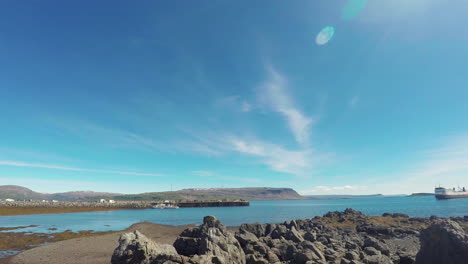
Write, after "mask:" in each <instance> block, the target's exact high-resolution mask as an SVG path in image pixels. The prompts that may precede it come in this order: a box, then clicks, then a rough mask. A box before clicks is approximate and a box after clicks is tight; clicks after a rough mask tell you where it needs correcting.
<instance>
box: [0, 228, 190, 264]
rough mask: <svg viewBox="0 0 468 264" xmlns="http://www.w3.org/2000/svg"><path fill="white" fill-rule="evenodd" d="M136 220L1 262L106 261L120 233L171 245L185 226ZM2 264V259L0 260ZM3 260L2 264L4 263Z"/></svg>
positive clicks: (104, 263)
mask: <svg viewBox="0 0 468 264" xmlns="http://www.w3.org/2000/svg"><path fill="white" fill-rule="evenodd" d="M190 226H193V225H185V226H167V225H158V224H153V223H139V224H135V225H132V226H131V227H129V228H127V229H126V230H124V231H118V232H112V233H108V234H105V235H99V236H92V237H80V238H73V239H69V240H65V241H60V242H56V243H53V244H49V245H45V246H40V247H36V248H33V249H30V250H27V251H24V252H22V253H20V254H19V255H16V256H14V257H12V258H10V259H8V260H5V259H4V261H5V262H3V263H9V264H82V263H93V264H101V263H102V264H109V263H110V259H111V256H112V253H113V252H114V249H115V248H116V247H117V246H118V239H119V236H120V234H122V233H125V232H130V231H133V230H138V231H140V232H141V233H143V234H145V235H146V236H148V237H149V238H151V239H153V240H155V241H156V242H159V243H164V244H172V243H173V242H174V241H175V239H176V238H177V236H178V235H179V234H180V233H181V232H182V231H183V230H184V229H186V228H187V227H190ZM0 263H2V262H0ZM3 263H2V264H3Z"/></svg>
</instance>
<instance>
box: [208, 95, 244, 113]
mask: <svg viewBox="0 0 468 264" xmlns="http://www.w3.org/2000/svg"><path fill="white" fill-rule="evenodd" d="M215 105H216V106H222V107H228V108H232V109H235V110H236V111H239V112H244V113H247V112H250V111H251V110H252V108H253V106H252V104H250V103H249V102H247V100H245V99H243V98H242V97H241V96H239V95H231V96H226V97H221V98H219V99H217V100H216V101H215Z"/></svg>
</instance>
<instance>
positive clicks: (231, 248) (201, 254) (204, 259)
mask: <svg viewBox="0 0 468 264" xmlns="http://www.w3.org/2000/svg"><path fill="white" fill-rule="evenodd" d="M253 237H255V236H253ZM174 247H175V249H176V250H177V252H178V253H179V254H181V255H184V256H188V257H190V261H191V263H200V264H210V263H213V264H245V261H246V259H245V254H244V251H243V250H242V247H241V245H240V243H239V241H237V239H236V238H235V237H234V235H233V234H232V233H230V232H229V231H228V230H227V229H226V227H225V226H224V225H223V224H221V222H220V221H219V220H218V219H216V217H214V216H205V218H203V225H201V226H199V227H196V228H192V229H189V230H186V231H184V232H182V234H181V235H180V237H179V238H177V240H176V241H175V242H174Z"/></svg>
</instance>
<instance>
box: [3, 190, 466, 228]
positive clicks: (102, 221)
mask: <svg viewBox="0 0 468 264" xmlns="http://www.w3.org/2000/svg"><path fill="white" fill-rule="evenodd" d="M348 207H351V208H353V209H356V210H359V211H361V212H363V213H365V214H367V215H382V214H383V213H386V212H389V213H397V212H398V213H405V214H408V215H410V216H412V217H416V216H420V217H428V216H432V215H435V216H441V217H450V216H465V215H468V199H455V200H436V199H435V198H434V197H433V196H424V197H382V198H359V199H336V200H288V201H252V202H251V203H250V206H248V207H210V208H180V209H177V210H160V209H146V210H118V211H108V212H89V213H65V214H48V215H20V216H1V217H0V227H17V226H29V225H37V227H30V228H23V229H17V230H14V231H15V232H31V233H53V232H62V231H65V230H71V231H75V232H77V231H83V230H94V231H110V230H122V229H125V228H127V227H129V226H130V225H132V224H135V223H138V222H143V221H148V222H152V223H157V224H164V225H185V224H199V223H201V222H202V219H203V217H204V216H206V215H215V216H216V217H217V218H219V219H220V220H221V222H222V223H224V224H225V225H229V226H237V225H240V224H242V223H253V222H260V223H275V222H283V221H285V220H291V219H305V218H312V217H314V216H322V215H323V214H325V213H327V212H329V211H342V210H344V209H346V208H348ZM50 228H54V229H55V228H56V230H49V229H50ZM9 232H11V231H9Z"/></svg>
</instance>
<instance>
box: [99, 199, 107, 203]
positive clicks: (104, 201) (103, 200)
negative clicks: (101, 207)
mask: <svg viewBox="0 0 468 264" xmlns="http://www.w3.org/2000/svg"><path fill="white" fill-rule="evenodd" d="M99 202H100V203H107V201H106V199H101V200H99Z"/></svg>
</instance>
